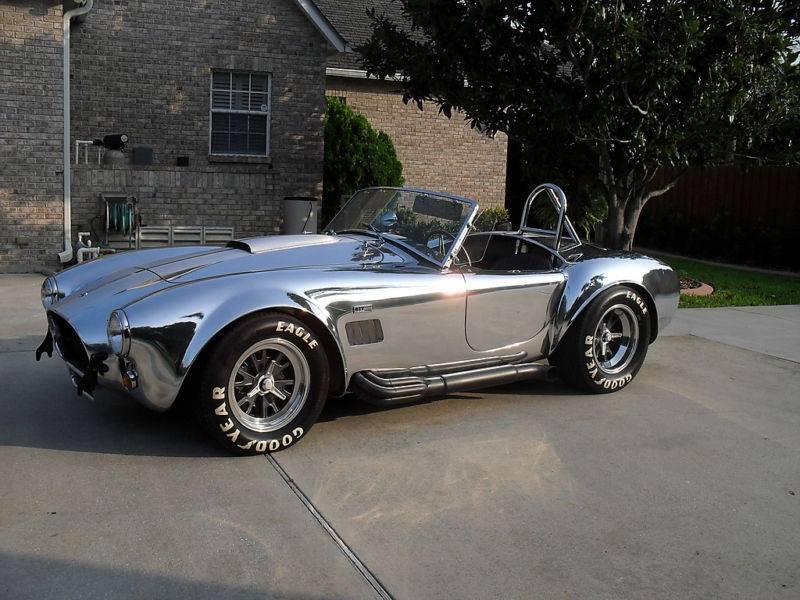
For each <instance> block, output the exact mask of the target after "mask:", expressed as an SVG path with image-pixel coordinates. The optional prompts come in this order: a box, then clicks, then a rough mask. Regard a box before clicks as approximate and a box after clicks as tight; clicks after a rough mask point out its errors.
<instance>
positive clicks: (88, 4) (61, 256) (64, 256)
mask: <svg viewBox="0 0 800 600" xmlns="http://www.w3.org/2000/svg"><path fill="white" fill-rule="evenodd" d="M78 2H79V3H81V4H83V6H79V7H76V8H73V9H70V10H68V11H67V12H65V13H64V41H63V43H64V250H63V252H59V253H58V260H59V261H60V262H61V263H62V264H64V263H68V262H69V261H71V260H72V177H71V172H70V169H71V167H72V164H71V160H70V143H69V142H70V112H69V111H70V98H69V33H70V21H72V19H73V18H75V17H79V16H81V15H85V14H86V13H88V12H89V11H90V10H92V6H93V5H94V0H83V2H81V1H80V0H78Z"/></svg>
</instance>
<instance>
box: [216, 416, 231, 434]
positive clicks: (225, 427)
mask: <svg viewBox="0 0 800 600" xmlns="http://www.w3.org/2000/svg"><path fill="white" fill-rule="evenodd" d="M219 428H220V429H221V430H222V431H223V433H226V432H228V431H230V430H231V429H233V421H231V420H230V419H228V420H227V421H225V422H224V423H222V424H220V426H219Z"/></svg>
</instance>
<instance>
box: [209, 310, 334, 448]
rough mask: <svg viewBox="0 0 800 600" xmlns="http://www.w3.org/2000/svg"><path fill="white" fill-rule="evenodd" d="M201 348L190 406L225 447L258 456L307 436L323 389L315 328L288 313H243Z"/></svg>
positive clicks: (324, 364) (323, 366)
mask: <svg viewBox="0 0 800 600" xmlns="http://www.w3.org/2000/svg"><path fill="white" fill-rule="evenodd" d="M212 344H214V345H213V347H211V348H209V350H208V352H206V353H205V356H204V362H203V364H202V365H201V368H202V371H201V375H200V377H199V380H198V381H199V383H198V386H197V391H196V393H197V397H196V398H195V403H194V410H195V412H196V414H197V416H198V419H199V421H200V423H201V424H202V425H203V426H204V427H205V429H206V430H207V431H208V432H209V433H210V434H211V435H212V437H214V438H215V439H216V440H217V441H218V442H220V443H221V444H222V445H223V446H225V448H227V449H228V450H229V451H231V452H233V453H236V454H263V453H265V452H277V451H279V450H283V449H285V448H288V447H289V446H291V445H293V444H295V443H296V442H297V441H298V440H300V439H301V438H302V437H304V436H305V435H306V434H307V433H308V430H309V429H310V428H311V426H312V425H313V424H314V422H315V421H316V420H317V417H319V414H320V412H321V411H322V408H323V406H324V404H325V399H326V398H327V395H328V381H329V367H328V360H327V356H326V355H325V350H324V348H323V346H322V344H321V341H320V339H319V337H318V335H317V333H316V332H315V331H314V330H313V329H312V328H311V327H309V326H308V325H307V324H305V323H303V322H302V321H300V320H298V319H295V318H293V317H290V316H288V315H280V314H270V315H256V316H253V317H249V318H247V319H244V320H243V321H241V322H240V323H238V324H237V325H235V326H234V327H232V328H231V329H230V330H228V331H226V332H225V333H223V334H222V336H220V337H219V338H218V339H216V340H214V341H213V342H212Z"/></svg>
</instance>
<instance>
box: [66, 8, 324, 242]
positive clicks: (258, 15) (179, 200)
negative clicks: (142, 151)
mask: <svg viewBox="0 0 800 600" xmlns="http://www.w3.org/2000/svg"><path fill="white" fill-rule="evenodd" d="M72 51H73V63H72V82H73V92H72V94H73V101H72V136H73V139H93V138H97V137H101V136H103V135H105V134H111V133H126V134H128V135H129V136H130V142H131V144H133V143H137V144H146V145H148V146H151V147H152V148H153V150H154V156H155V164H154V165H153V166H150V167H134V166H130V167H116V166H115V167H111V166H102V167H98V166H97V165H96V164H95V165H85V164H83V165H78V166H76V167H75V170H74V172H75V183H74V186H73V224H74V226H75V227H74V229H75V231H77V230H78V229H80V230H89V225H90V222H91V219H92V217H94V216H95V215H99V214H101V209H102V206H101V204H100V200H99V194H100V193H102V192H109V193H112V192H113V193H123V194H126V195H133V196H136V197H137V198H138V199H139V205H140V209H141V214H142V218H143V221H144V222H145V223H146V224H148V225H224V226H232V227H234V229H235V231H236V235H237V236H244V235H251V234H256V233H264V232H276V231H277V230H278V228H279V226H280V215H281V213H280V204H279V201H280V199H282V198H283V197H284V196H290V195H312V196H320V195H321V186H322V152H323V137H322V134H323V132H322V114H323V110H324V68H325V57H326V52H327V46H326V42H325V41H324V40H323V39H322V37H321V36H320V35H319V33H318V32H317V31H316V30H315V29H314V27H313V25H312V24H311V23H310V22H309V20H308V18H307V17H306V16H305V15H304V14H303V13H301V12H300V11H299V9H298V8H297V7H296V6H295V5H294V3H293V2H291V1H290V0H259V1H258V2H248V1H245V0H232V1H227V2H208V1H206V0H174V1H170V2H152V1H150V2H144V1H138V0H114V1H113V2H112V1H109V0H106V1H102V2H97V3H96V4H95V8H94V10H92V12H91V13H90V14H89V15H88V17H87V18H86V20H85V21H84V22H83V23H81V24H79V25H74V26H73V29H72ZM212 69H229V70H235V71H246V72H259V73H271V74H272V119H271V136H270V137H271V144H270V146H271V152H270V153H271V160H270V161H265V160H255V161H253V160H248V161H246V162H237V163H230V162H215V161H216V160H217V159H211V158H210V157H209V154H208V140H209V82H210V75H211V70H212ZM89 155H90V157H91V158H94V159H95V160H96V155H95V154H93V153H92V152H91V151H90V153H89ZM178 156H186V157H188V158H189V166H188V167H178V166H176V158H177V157H178Z"/></svg>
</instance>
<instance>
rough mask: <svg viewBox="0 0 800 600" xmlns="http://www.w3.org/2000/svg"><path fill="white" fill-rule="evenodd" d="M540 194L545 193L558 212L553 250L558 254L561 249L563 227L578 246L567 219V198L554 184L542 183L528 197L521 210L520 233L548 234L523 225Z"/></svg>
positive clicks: (578, 240) (574, 232) (578, 239)
mask: <svg viewBox="0 0 800 600" xmlns="http://www.w3.org/2000/svg"><path fill="white" fill-rule="evenodd" d="M542 192H546V193H547V197H548V198H550V202H551V203H552V204H553V208H555V209H556V211H557V212H558V225H557V226H556V232H555V233H556V236H555V241H554V242H553V250H555V251H556V252H558V251H559V248H560V247H561V238H562V236H563V232H564V227H566V228H567V232H568V233H569V235H570V237H572V239H574V240H575V243H576V244H580V243H581V240H580V238H579V237H578V234H577V232H576V231H575V228H574V227H573V226H572V223H571V222H570V220H569V217H567V196H566V195H565V194H564V191H563V190H562V189H561V188H560V187H558V186H557V185H555V184H554V183H543V184H541V185H538V186H536V187H535V188H534V190H533V191H532V192H531V193H530V194H529V195H528V199H527V200H525V208H523V209H522V220H521V221H520V223H519V229H520V232H522V231H536V232H540V233H549V232H547V231H545V230H543V229H536V228H533V227H526V225H525V224H526V223H527V222H528V215H529V214H530V211H531V206H533V201H534V200H535V199H536V197H537V196H538V195H539V194H541V193H542Z"/></svg>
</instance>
